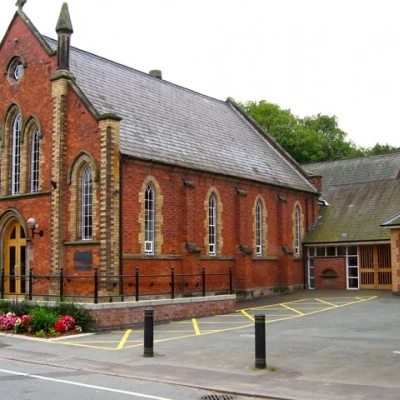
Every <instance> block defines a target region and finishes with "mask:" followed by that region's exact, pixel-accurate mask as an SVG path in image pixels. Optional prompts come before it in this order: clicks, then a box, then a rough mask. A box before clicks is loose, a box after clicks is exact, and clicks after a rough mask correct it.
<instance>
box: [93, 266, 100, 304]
mask: <svg viewBox="0 0 400 400" xmlns="http://www.w3.org/2000/svg"><path fill="white" fill-rule="evenodd" d="M93 278H94V304H97V303H98V302H99V273H98V271H97V268H95V269H94V277H93Z"/></svg>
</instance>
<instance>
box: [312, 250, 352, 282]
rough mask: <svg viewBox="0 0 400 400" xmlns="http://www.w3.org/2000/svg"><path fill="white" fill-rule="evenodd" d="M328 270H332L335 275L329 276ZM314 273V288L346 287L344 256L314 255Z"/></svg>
mask: <svg viewBox="0 0 400 400" xmlns="http://www.w3.org/2000/svg"><path fill="white" fill-rule="evenodd" d="M328 271H330V272H333V274H335V275H336V277H334V276H331V275H332V274H329V273H328ZM314 273H315V288H316V289H346V258H345V257H315V258H314ZM329 276H331V277H329Z"/></svg>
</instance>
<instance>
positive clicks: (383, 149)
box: [364, 143, 400, 156]
mask: <svg viewBox="0 0 400 400" xmlns="http://www.w3.org/2000/svg"><path fill="white" fill-rule="evenodd" d="M399 150H400V147H393V146H390V145H389V144H379V143H377V144H376V145H375V146H374V147H369V148H367V149H365V150H364V153H365V155H367V156H377V155H379V154H387V153H393V152H395V151H399Z"/></svg>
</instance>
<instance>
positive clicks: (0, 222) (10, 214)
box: [0, 208, 29, 269]
mask: <svg viewBox="0 0 400 400" xmlns="http://www.w3.org/2000/svg"><path fill="white" fill-rule="evenodd" d="M13 221H18V222H19V224H20V225H21V226H22V227H23V228H24V231H25V236H26V238H27V239H28V238H29V234H28V233H29V229H28V225H27V222H26V221H25V219H24V217H23V216H22V214H21V213H20V212H19V211H18V210H17V209H15V208H9V209H7V210H5V211H4V212H3V213H2V214H1V215H0V255H1V256H0V269H1V268H4V253H5V252H4V245H5V240H4V235H5V233H6V231H7V229H8V227H9V226H10V224H11V223H12V222H13ZM27 261H28V260H27ZM28 266H29V263H28V264H27V267H28Z"/></svg>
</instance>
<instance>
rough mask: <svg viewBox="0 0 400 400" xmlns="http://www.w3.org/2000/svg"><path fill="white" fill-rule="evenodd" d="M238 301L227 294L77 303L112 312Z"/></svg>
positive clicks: (232, 295) (89, 308)
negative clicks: (137, 308) (116, 310)
mask: <svg viewBox="0 0 400 400" xmlns="http://www.w3.org/2000/svg"><path fill="white" fill-rule="evenodd" d="M226 300H236V295H235V294H227V295H220V296H206V297H181V298H177V299H154V300H139V301H123V302H122V301H121V302H115V303H98V304H93V303H77V304H78V305H79V306H80V307H82V308H84V309H85V310H110V309H117V308H135V307H159V306H168V305H178V304H187V305H190V304H191V303H210V302H215V301H226Z"/></svg>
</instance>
